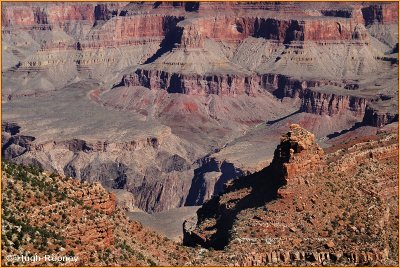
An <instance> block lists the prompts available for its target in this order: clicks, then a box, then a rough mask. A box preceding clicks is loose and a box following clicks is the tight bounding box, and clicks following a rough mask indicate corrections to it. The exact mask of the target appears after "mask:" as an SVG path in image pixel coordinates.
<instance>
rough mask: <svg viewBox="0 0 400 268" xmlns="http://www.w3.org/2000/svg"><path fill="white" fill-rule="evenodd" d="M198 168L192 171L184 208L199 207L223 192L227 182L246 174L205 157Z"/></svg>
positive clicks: (229, 165) (199, 162)
mask: <svg viewBox="0 0 400 268" xmlns="http://www.w3.org/2000/svg"><path fill="white" fill-rule="evenodd" d="M198 165H199V167H198V168H197V169H195V170H194V176H193V180H192V185H191V188H190V190H189V194H188V196H187V198H186V201H185V205H186V206H196V205H201V204H203V203H204V202H205V201H207V200H209V199H211V198H212V197H213V196H215V195H218V194H220V193H222V192H223V186H224V184H225V183H226V182H227V181H228V180H232V179H233V178H236V177H239V176H243V175H245V174H246V172H244V171H243V170H241V169H240V168H236V167H235V166H234V165H233V164H232V163H229V162H227V161H222V162H220V161H218V159H215V158H214V157H209V156H208V157H205V158H203V159H201V160H199V161H198Z"/></svg>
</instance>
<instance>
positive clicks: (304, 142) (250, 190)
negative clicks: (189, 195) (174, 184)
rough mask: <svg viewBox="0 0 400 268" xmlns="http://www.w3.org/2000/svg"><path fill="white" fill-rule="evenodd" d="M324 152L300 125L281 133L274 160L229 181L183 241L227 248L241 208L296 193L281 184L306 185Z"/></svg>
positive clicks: (188, 226) (207, 203) (187, 225)
mask: <svg viewBox="0 0 400 268" xmlns="http://www.w3.org/2000/svg"><path fill="white" fill-rule="evenodd" d="M322 158H323V151H322V149H321V148H320V147H319V146H318V145H317V144H316V143H315V137H314V135H313V134H311V133H309V132H308V131H306V130H304V129H302V128H300V127H299V126H298V125H291V131H290V132H288V133H287V134H286V135H284V136H282V138H281V143H280V144H279V145H278V147H277V149H276V150H275V153H274V159H273V161H272V163H271V164H270V165H269V166H268V167H266V168H264V169H263V170H261V171H260V172H257V173H255V174H252V175H249V176H247V177H242V178H239V179H237V180H233V181H229V182H228V183H227V184H226V185H225V187H224V192H223V193H222V194H221V195H220V196H216V197H213V198H212V199H211V200H209V201H208V202H206V203H205V204H204V205H203V207H202V208H200V209H199V210H198V212H197V217H198V219H197V220H195V219H192V220H189V221H192V222H194V221H197V225H196V226H194V225H193V224H189V223H187V224H186V227H187V228H188V229H184V238H183V241H184V243H186V244H187V245H196V244H200V245H201V246H204V247H213V248H218V249H219V248H224V247H225V246H227V245H228V244H229V241H230V240H231V239H232V237H231V236H230V228H232V226H233V224H234V222H235V218H236V217H237V216H238V213H239V211H241V210H246V209H248V208H255V207H257V206H263V205H264V204H265V203H266V202H268V201H272V200H274V199H276V198H278V197H284V196H288V195H289V196H291V195H293V193H292V192H291V191H288V190H287V188H286V187H285V188H281V187H282V186H285V185H286V186H287V187H290V186H296V185H299V184H300V185H302V184H305V180H304V175H307V174H310V173H312V172H315V171H316V170H318V169H319V168H320V166H321V165H322V163H323V162H322Z"/></svg>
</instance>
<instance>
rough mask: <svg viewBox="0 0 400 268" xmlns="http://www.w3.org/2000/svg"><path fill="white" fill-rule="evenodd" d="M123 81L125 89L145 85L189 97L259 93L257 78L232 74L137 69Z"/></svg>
mask: <svg viewBox="0 0 400 268" xmlns="http://www.w3.org/2000/svg"><path fill="white" fill-rule="evenodd" d="M122 81H123V85H124V86H144V87H147V88H150V89H154V90H166V91H167V92H169V93H182V94H188V95H209V94H217V95H221V96H236V95H243V94H246V95H255V94H256V93H257V91H258V90H259V87H258V85H259V78H258V77H257V76H250V77H244V76H241V75H235V74H225V75H196V74H178V73H169V72H165V71H158V70H143V69H138V70H137V71H136V72H135V73H134V74H130V75H126V76H124V77H123V79H122Z"/></svg>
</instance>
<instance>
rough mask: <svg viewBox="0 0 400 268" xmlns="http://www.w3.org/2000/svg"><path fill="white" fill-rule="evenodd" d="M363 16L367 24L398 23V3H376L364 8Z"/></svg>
mask: <svg viewBox="0 0 400 268" xmlns="http://www.w3.org/2000/svg"><path fill="white" fill-rule="evenodd" d="M362 13H363V17H364V20H365V24H366V25H370V24H374V23H378V24H396V23H397V22H398V19H399V6H398V3H382V4H374V5H370V6H368V7H364V8H362Z"/></svg>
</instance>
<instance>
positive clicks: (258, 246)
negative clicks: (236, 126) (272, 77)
mask: <svg viewBox="0 0 400 268" xmlns="http://www.w3.org/2000/svg"><path fill="white" fill-rule="evenodd" d="M396 142H397V138H396V136H395V135H394V134H388V133H386V134H384V136H383V137H381V138H380V139H378V140H376V141H369V142H365V143H358V144H356V145H353V146H351V145H348V146H350V147H347V148H346V149H342V150H338V151H335V152H334V153H330V154H326V155H325V154H324V152H323V150H322V149H321V148H320V147H319V146H318V145H317V144H316V143H315V137H314V135H313V134H311V133H309V132H308V131H306V130H304V129H302V128H301V127H299V126H298V125H292V126H291V131H290V132H288V133H287V134H285V135H283V136H282V139H281V143H280V144H279V145H278V147H277V149H276V150H275V154H274V159H273V161H272V163H271V165H270V166H268V167H267V168H265V169H263V170H262V171H260V172H258V173H255V174H253V175H249V176H245V177H241V178H239V179H237V180H233V181H231V182H228V183H227V184H226V185H225V191H224V193H223V194H221V195H219V196H216V197H213V198H212V199H211V200H209V201H208V202H206V203H205V204H204V205H203V206H202V208H200V209H199V210H198V212H197V218H194V219H190V220H187V221H186V222H185V224H184V226H183V227H184V243H185V244H186V245H190V246H194V245H201V246H203V247H207V248H216V249H223V252H226V254H227V255H229V257H227V256H226V259H225V257H221V259H225V260H226V261H228V260H229V261H230V262H233V263H234V264H235V265H244V266H246V265H247V266H250V265H269V264H283V265H284V264H286V265H287V264H291V265H293V264H297V265H300V264H301V265H310V264H311V263H317V264H319V265H320V264H342V265H343V264H347V265H349V264H352V263H353V264H367V263H369V264H371V263H386V262H387V261H388V260H389V259H390V258H391V257H390V256H396V254H397V253H396V252H397V246H396V245H397V244H396V245H395V244H391V243H389V242H388V241H389V240H387V239H388V236H387V233H385V232H382V228H386V227H388V226H391V227H389V229H390V230H391V231H389V233H391V234H392V235H393V234H394V233H396V232H398V231H396V228H397V227H396V221H395V220H394V218H391V217H390V216H389V211H391V212H390V213H395V214H396V213H397V212H396V209H397V204H395V202H396V201H395V200H396V197H395V196H396V193H395V192H396V189H397V188H396V187H395V188H396V189H394V190H390V193H385V191H386V190H387V189H389V188H391V187H392V185H393V183H395V182H396V180H397V175H396V174H395V172H390V171H389V166H390V165H391V164H390V163H391V162H392V160H395V159H397V156H396V154H397V151H398V150H397V145H396ZM360 162H362V163H363V164H362V165H360ZM372 163H374V164H372ZM364 165H365V166H364ZM371 165H373V166H374V168H372V166H371ZM378 166H379V168H377V169H375V168H376V167H378ZM378 169H379V170H380V171H377V170H378ZM382 171H383V172H384V174H385V175H383V173H381V172H382ZM375 172H378V173H379V174H381V176H383V177H384V178H382V179H381V180H383V181H385V183H384V185H383V184H380V183H379V182H377V181H375V182H374V178H375V175H374V174H377V173H375ZM344 174H347V175H346V176H344ZM359 176H362V178H364V180H363V182H362V185H363V186H361V185H359V184H357V181H358V178H359ZM345 178H346V179H345ZM344 185H348V187H350V188H352V190H346V188H345V187H344ZM357 185H359V186H357ZM353 187H354V188H353ZM357 187H360V188H358V189H359V190H355V189H357ZM354 195H357V197H356V198H355V196H354ZM361 196H364V197H363V198H364V199H363V198H361ZM384 196H385V197H384ZM359 197H360V198H361V199H362V200H363V201H361V200H360V199H359ZM364 203H365V204H364ZM366 203H369V204H370V207H371V209H370V210H369V211H368V210H367V209H366V207H365V205H366ZM328 204H329V206H327V205H328ZM372 204H374V205H372ZM371 205H372V206H371ZM372 211H373V212H372ZM371 213H372V214H371ZM368 215H369V216H368ZM368 217H370V219H369V220H367V218H368ZM377 222H380V224H376V223H377ZM384 226H386V227H384ZM393 232H394V233H393ZM368 234H370V235H372V234H373V235H372V236H373V237H374V238H372V239H371V237H370V236H369V235H368ZM342 235H345V236H344V237H346V238H345V239H346V241H343V240H342V239H343V236H342ZM389 236H390V235H389ZM378 237H379V238H378ZM393 237H395V236H393ZM393 237H392V238H393ZM384 241H386V242H384ZM371 243H373V245H374V246H371V245H372V244H371ZM362 245H369V246H368V247H366V248H365V247H363V246H362ZM366 249H367V250H366ZM392 254H394V255H392ZM203 260H204V262H205V263H209V262H207V260H206V259H205V258H204V259H203Z"/></svg>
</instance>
